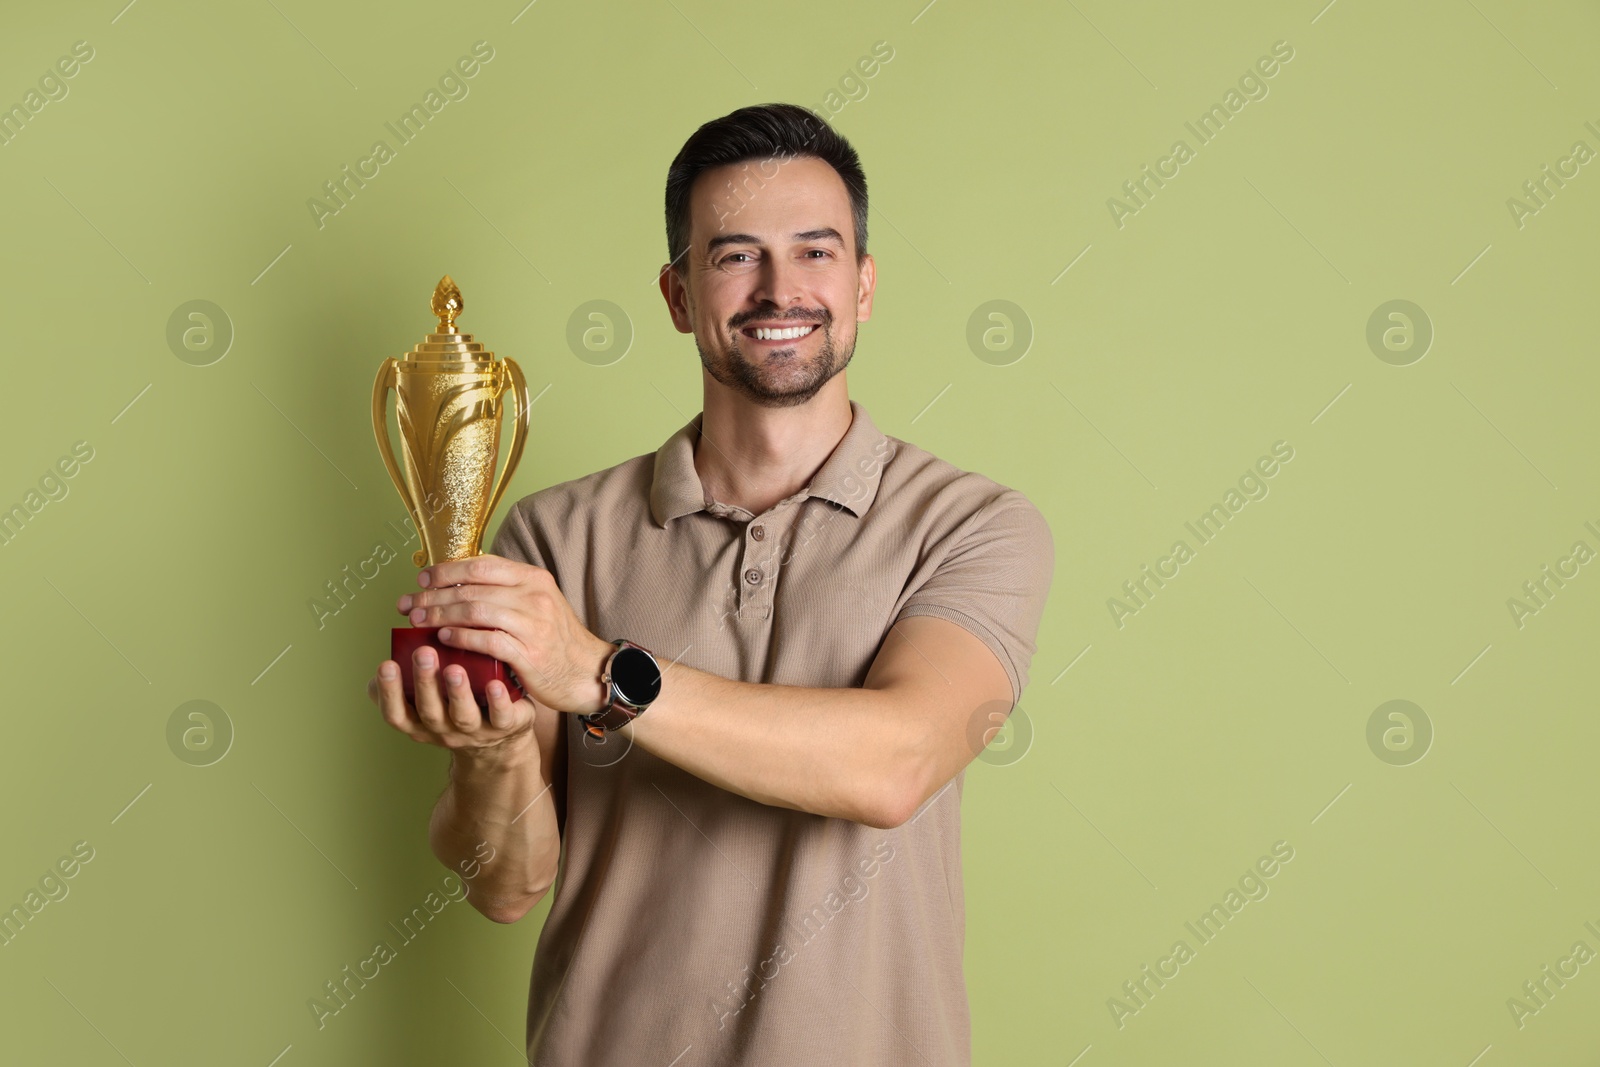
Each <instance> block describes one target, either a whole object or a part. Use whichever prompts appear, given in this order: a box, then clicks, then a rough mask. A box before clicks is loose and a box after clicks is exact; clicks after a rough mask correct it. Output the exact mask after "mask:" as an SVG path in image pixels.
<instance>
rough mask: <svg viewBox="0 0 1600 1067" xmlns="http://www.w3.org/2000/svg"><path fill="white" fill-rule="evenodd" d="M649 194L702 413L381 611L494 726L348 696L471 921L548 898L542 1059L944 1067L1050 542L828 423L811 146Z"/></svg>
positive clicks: (837, 278)
mask: <svg viewBox="0 0 1600 1067" xmlns="http://www.w3.org/2000/svg"><path fill="white" fill-rule="evenodd" d="M666 200H667V237H668V251H669V254H670V256H671V260H670V262H668V263H667V264H666V265H665V266H663V267H662V269H661V275H660V286H661V292H662V295H663V296H664V297H665V298H666V303H667V307H668V310H669V311H670V313H671V315H672V321H673V323H674V325H675V326H676V327H677V328H678V330H679V331H680V332H682V333H693V334H694V338H695V344H696V346H697V347H698V349H699V351H700V360H701V364H702V367H703V381H704V387H705V401H704V410H703V411H702V413H701V414H700V415H697V416H696V417H695V418H694V419H693V420H691V421H690V422H689V424H688V425H686V426H684V427H683V428H681V429H680V430H678V431H677V432H676V433H674V434H673V435H672V437H671V438H669V439H668V440H667V441H666V443H665V444H663V445H662V446H661V448H659V449H658V450H656V451H655V452H654V453H650V454H646V455H642V456H637V457H635V458H633V459H630V460H628V461H626V462H624V463H621V464H618V465H617V466H614V467H611V468H609V469H607V470H602V471H599V472H596V473H594V474H591V475H588V476H587V477H583V478H578V479H576V480H574V481H570V482H566V483H563V484H561V485H555V486H551V487H550V488H547V489H544V490H541V491H539V492H537V493H534V494H532V495H531V496H528V497H525V498H524V499H522V500H520V501H518V503H517V504H516V505H515V506H514V507H513V508H512V509H511V511H510V513H509V514H508V516H507V518H506V520H505V522H504V524H503V525H502V526H501V528H500V530H499V535H498V536H497V537H496V538H495V541H494V544H493V549H492V551H491V552H490V553H488V554H486V555H482V556H477V557H474V558H473V559H470V560H461V561H456V562H448V563H441V564H438V565H435V566H432V567H429V568H427V569H426V570H424V571H422V572H421V574H420V575H419V577H418V582H419V584H420V585H421V586H422V587H423V589H422V591H421V592H418V593H413V594H409V595H407V596H402V597H401V598H400V601H399V605H398V607H399V610H400V611H401V612H403V613H407V614H409V617H410V619H411V621H412V623H414V624H417V625H427V626H442V627H444V628H445V629H444V630H442V631H441V633H440V638H441V640H442V641H444V642H445V643H446V644H449V645H453V646H456V647H460V648H467V649H473V650H477V651H482V652H486V653H489V654H491V655H493V656H495V657H496V658H498V659H500V660H501V661H503V662H505V663H506V664H507V665H509V666H510V667H511V669H512V670H513V672H514V673H515V674H516V676H517V678H518V679H519V680H520V681H521V683H522V684H523V686H524V687H525V688H526V689H527V690H528V691H529V693H530V694H531V699H526V700H520V701H517V702H515V703H512V702H511V701H510V700H509V698H508V694H507V693H506V691H505V688H504V687H503V686H501V685H500V684H499V683H498V682H496V683H492V684H491V685H490V691H489V694H488V696H489V709H488V721H487V722H485V721H483V717H482V715H481V713H480V711H479V709H478V707H477V705H476V704H475V703H474V702H473V699H472V696H471V694H470V692H469V690H468V687H467V686H466V685H465V684H464V682H463V680H462V678H461V677H454V675H456V674H457V673H458V669H457V668H451V669H450V670H449V671H445V672H442V673H443V678H442V679H441V677H440V673H441V672H439V670H438V667H437V659H436V657H435V654H434V653H433V651H432V650H430V649H423V650H421V651H419V652H418V653H417V654H416V659H415V662H414V665H413V666H414V670H415V672H416V697H415V700H416V706H415V707H412V706H410V705H408V704H407V702H406V700H405V698H404V696H403V694H402V692H401V688H400V682H399V680H398V668H397V665H396V664H395V663H394V662H393V661H385V662H384V663H383V664H382V665H381V667H380V669H379V674H378V677H376V678H374V679H373V682H372V685H371V688H370V692H371V694H372V696H373V698H374V700H375V701H377V702H379V703H380V704H381V706H382V708H383V714H384V718H385V719H386V720H387V721H388V722H389V723H390V725H392V726H394V727H395V728H396V729H397V730H400V731H401V732H403V733H405V734H407V735H409V736H411V737H412V738H414V739H416V740H418V741H425V742H428V743H430V744H435V745H439V746H441V747H444V748H447V749H449V750H450V751H451V767H450V784H449V786H448V787H447V788H446V789H445V792H444V794H443V795H442V796H441V797H440V798H439V802H438V805H437V806H436V808H435V809H434V814H433V819H432V823H431V827H430V841H431V843H432V847H433V850H434V852H435V854H436V855H437V856H438V857H439V859H440V861H441V862H443V863H445V864H446V865H447V866H450V867H452V868H455V867H457V866H458V865H460V864H463V863H469V862H473V861H474V858H476V859H481V858H482V857H483V856H484V855H485V852H484V851H480V849H481V848H482V846H483V845H484V843H485V842H487V843H489V845H491V846H492V849H493V852H492V859H491V860H490V861H489V862H485V863H483V864H481V867H479V868H478V870H477V872H476V877H475V878H474V881H473V883H472V894H471V898H470V899H472V901H473V903H474V904H475V906H476V907H477V908H478V910H480V911H481V912H483V914H485V915H487V916H488V917H489V918H491V919H494V920H496V921H498V922H514V921H516V920H517V919H519V918H521V917H522V916H523V915H525V914H526V913H527V912H528V911H529V909H531V908H533V907H534V906H535V905H536V904H537V903H538V902H539V901H540V900H542V899H543V898H544V896H545V894H546V893H548V892H550V891H551V890H552V889H554V892H555V897H554V899H553V900H552V902H551V906H550V914H549V917H548V918H547V920H546V922H545V926H544V929H543V931H542V932H541V935H540V939H539V946H538V951H537V953H536V957H535V960H534V965H533V976H532V985H531V990H530V995H529V1005H528V1030H527V1040H528V1051H529V1058H530V1061H531V1062H532V1063H534V1064H539V1065H553V1067H598V1065H610V1064H626V1065H630V1067H633V1065H641V1064H643V1065H650V1064H655V1065H659V1067H667V1065H669V1064H679V1065H681V1067H689V1065H690V1064H694V1065H732V1064H750V1065H760V1067H788V1065H800V1064H828V1065H833V1064H874V1065H877V1067H898V1065H906V1067H910V1065H913V1064H915V1065H927V1064H940V1065H962V1067H965V1065H966V1064H968V1063H969V1062H970V1039H969V1024H968V1013H967V999H966V988H965V984H964V979H963V975H962V962H961V961H962V948H963V945H962V938H963V933H964V911H963V896H962V884H961V854H960V793H961V783H962V779H963V776H964V768H965V767H966V765H967V764H968V762H970V761H971V760H972V758H973V757H974V756H975V755H976V754H977V752H978V751H980V750H981V748H982V746H983V743H984V742H986V741H987V740H988V739H989V737H990V736H991V735H992V732H993V729H994V728H995V727H996V726H997V725H998V724H999V723H1000V722H1001V721H1002V716H1003V715H1004V714H1005V713H1008V712H1009V710H1010V709H1011V708H1012V707H1013V706H1014V704H1015V702H1016V700H1017V699H1018V697H1019V696H1020V694H1021V692H1022V689H1023V686H1024V685H1025V684H1026V682H1027V676H1028V665H1029V661H1030V659H1031V657H1032V654H1033V651H1034V637H1035V634H1036V630H1037V627H1038V623H1039V618H1040V614H1041V612H1042V610H1043V606H1044V600H1045V596H1046V593H1047V591H1048V588H1049V584H1050V580H1051V577H1052V570H1053V566H1054V553H1053V547H1052V543H1051V538H1050V533H1049V529H1048V527H1047V526H1046V524H1045V522H1044V520H1043V518H1042V517H1041V516H1040V514H1039V512H1038V511H1037V509H1035V508H1034V506H1033V505H1032V504H1031V503H1030V502H1029V501H1028V499H1027V498H1026V497H1024V496H1023V495H1022V494H1021V493H1019V492H1017V491H1016V490H1014V489H1010V488H1007V487H1005V486H1002V485H999V484H997V483H995V482H993V481H990V480H989V479H988V478H985V477H983V476H982V475H979V474H973V473H968V472H965V471H961V470H958V469H957V468H955V467H953V466H951V465H950V464H948V463H946V462H944V461H942V460H940V459H937V458H936V457H934V456H932V455H930V454H929V453H928V452H926V451H923V450H922V449H920V448H918V447H916V446H915V445H912V444H909V443H907V442H905V441H902V440H899V439H897V438H894V437H889V436H886V435H885V434H883V433H882V432H880V431H879V430H878V429H877V427H876V426H875V425H874V424H873V422H872V420H871V419H870V418H869V417H868V416H867V412H866V410H865V409H864V408H863V407H862V406H861V405H860V404H859V403H856V402H854V401H852V400H850V399H849V397H848V395H847V393H846V388H845V374H844V371H845V367H846V366H847V365H848V364H849V362H850V358H851V355H852V354H853V353H854V351H855V343H856V332H857V329H856V327H857V323H861V322H865V321H867V319H868V317H869V316H870V315H871V312H872V297H873V291H874V287H875V283H876V268H875V266H874V263H873V260H872V257H871V256H869V255H867V254H866V220H867V198H866V181H865V179H864V177H863V176H862V172H861V166H860V162H859V160H858V158H857V155H856V153H855V151H854V149H852V148H851V147H850V145H849V143H848V142H846V141H845V140H844V139H843V138H842V137H840V136H838V135H837V134H836V133H835V132H834V131H833V130H832V129H831V128H829V127H828V125H827V124H826V123H825V122H822V121H821V120H820V119H819V118H818V117H817V116H815V115H814V114H812V113H811V112H809V111H806V110H805V109H803V108H799V107H795V106H793V105H787V104H771V105H764V106H760V107H747V108H742V109H740V110H738V111H735V112H733V113H732V114H730V115H727V116H725V117H723V118H721V119H717V120H715V121H713V122H709V123H707V124H706V125H704V126H702V127H701V128H700V129H699V130H698V131H697V132H696V133H695V134H694V135H693V136H692V137H690V138H689V140H688V142H687V143H685V145H684V147H683V149H682V151H680V152H679V154H678V156H677V158H676V159H675V160H674V161H673V163H672V166H671V168H670V170H669V171H668V176H667V197H666ZM899 358H901V359H903V360H905V361H906V367H907V378H908V379H910V378H911V377H912V370H911V368H912V361H913V359H914V358H915V357H914V356H913V355H912V354H910V353H904V354H902V355H901V356H900V357H899ZM612 639H616V640H620V641H626V642H629V643H631V644H621V645H619V644H613V643H612ZM633 646H642V649H644V650H645V651H640V650H639V648H638V647H633ZM608 666H609V669H610V673H611V675H612V677H613V678H614V679H615V682H616V684H615V685H613V684H612V683H611V682H603V681H602V674H603V673H605V672H606V671H607V669H608ZM657 671H659V674H657V673H656V672H657ZM652 698H653V699H652ZM639 704H645V705H647V706H646V707H645V708H644V710H639V709H638V708H637V707H635V705H639ZM601 712H603V713H604V714H603V715H601V716H600V717H599V718H593V717H592V716H595V715H596V714H597V713H601ZM951 785H954V787H955V788H954V789H950V788H949V786H951ZM463 869H465V868H463ZM675 1057H677V1058H676V1059H675Z"/></svg>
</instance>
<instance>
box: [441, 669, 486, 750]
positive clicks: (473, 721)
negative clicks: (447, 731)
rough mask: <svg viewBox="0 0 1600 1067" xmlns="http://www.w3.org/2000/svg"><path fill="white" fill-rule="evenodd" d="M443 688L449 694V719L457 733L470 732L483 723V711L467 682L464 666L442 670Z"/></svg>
mask: <svg viewBox="0 0 1600 1067" xmlns="http://www.w3.org/2000/svg"><path fill="white" fill-rule="evenodd" d="M444 676H445V688H446V689H447V690H448V692H449V694H450V721H451V723H452V724H453V725H454V726H455V728H456V730H457V731H458V732H459V733H464V734H470V733H472V732H474V731H475V730H477V728H478V727H480V726H482V725H483V712H482V711H481V710H480V709H479V708H478V701H477V700H476V699H475V698H474V697H473V695H472V686H470V685H468V684H467V671H466V668H464V667H459V666H452V667H447V668H445V670H444Z"/></svg>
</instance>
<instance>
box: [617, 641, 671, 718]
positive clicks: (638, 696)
mask: <svg viewBox="0 0 1600 1067" xmlns="http://www.w3.org/2000/svg"><path fill="white" fill-rule="evenodd" d="M611 680H612V681H613V682H615V683H616V686H617V691H618V692H619V693H621V694H622V699H624V700H626V701H627V702H628V703H630V704H633V705H640V704H648V703H650V702H651V701H652V700H654V699H655V698H656V697H657V696H659V695H660V693H661V671H660V670H659V669H658V668H657V667H656V661H655V660H654V659H652V658H650V655H649V654H648V653H645V652H642V651H640V650H639V649H637V648H622V649H618V650H617V654H616V655H615V656H613V657H612V659H611Z"/></svg>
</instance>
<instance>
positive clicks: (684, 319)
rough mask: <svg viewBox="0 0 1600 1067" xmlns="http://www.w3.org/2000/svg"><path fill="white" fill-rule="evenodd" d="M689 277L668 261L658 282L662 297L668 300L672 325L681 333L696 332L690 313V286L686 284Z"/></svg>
mask: <svg viewBox="0 0 1600 1067" xmlns="http://www.w3.org/2000/svg"><path fill="white" fill-rule="evenodd" d="M686 281H687V279H686V278H685V277H684V276H683V275H682V274H680V273H679V272H678V271H676V270H674V269H673V267H672V264H670V263H667V264H665V265H663V266H662V268H661V277H660V278H659V279H658V282H659V284H660V286H661V297H662V299H664V300H665V301H666V302H667V311H668V313H669V314H671V315H672V325H673V326H674V327H676V328H677V331H678V332H679V333H694V320H693V319H692V318H691V317H690V315H689V287H688V285H686V284H685V282H686Z"/></svg>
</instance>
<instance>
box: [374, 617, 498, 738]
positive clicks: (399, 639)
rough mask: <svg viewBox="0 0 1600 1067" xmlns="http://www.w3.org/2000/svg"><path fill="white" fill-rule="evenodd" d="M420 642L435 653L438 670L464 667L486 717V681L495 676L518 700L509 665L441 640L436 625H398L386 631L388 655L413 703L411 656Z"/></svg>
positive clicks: (492, 679) (487, 701)
mask: <svg viewBox="0 0 1600 1067" xmlns="http://www.w3.org/2000/svg"><path fill="white" fill-rule="evenodd" d="M423 645H429V646H431V647H432V648H433V649H434V651H435V652H436V653H437V655H438V657H439V670H440V671H443V670H444V669H445V668H446V667H448V666H451V665H452V664H454V665H456V666H458V667H462V668H464V669H465V670H466V672H467V683H468V684H469V685H470V686H471V687H472V696H473V699H474V700H476V701H477V702H478V707H480V708H482V709H483V714H484V718H486V719H487V718H488V717H489V694H488V686H489V683H490V682H492V681H496V680H498V681H499V682H500V683H501V684H502V685H504V686H505V687H506V690H507V691H508V692H509V693H510V694H511V699H512V700H513V701H517V700H521V699H522V698H523V697H524V696H525V695H526V694H525V693H524V692H523V689H522V686H521V685H520V684H518V682H517V679H516V677H515V676H514V675H513V674H512V673H511V668H509V667H507V666H506V665H505V664H504V663H501V662H500V661H499V660H497V659H495V658H494V657H493V656H490V655H486V654H484V653H482V652H473V651H472V650H471V649H465V648H456V647H455V646H454V645H447V644H444V643H443V642H441V641H440V640H439V627H437V626H400V627H395V628H394V629H391V630H390V631H389V658H390V659H392V660H394V661H395V662H396V663H398V664H399V665H400V683H401V685H402V686H403V687H404V688H405V694H406V699H407V700H410V701H411V702H412V703H413V704H415V702H416V696H415V689H414V687H413V684H412V680H411V657H412V654H413V653H415V652H416V650H417V649H419V648H421V647H422V646H423Z"/></svg>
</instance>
